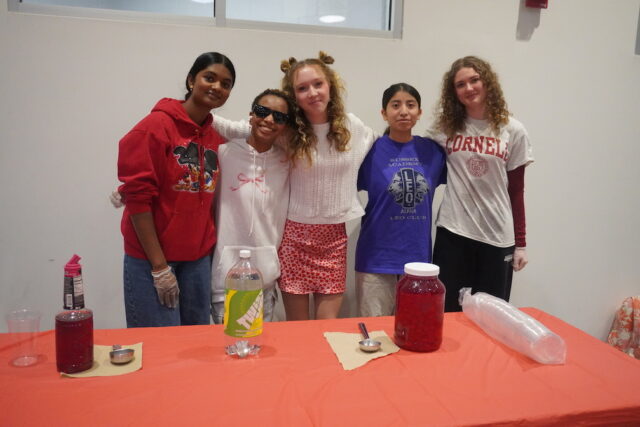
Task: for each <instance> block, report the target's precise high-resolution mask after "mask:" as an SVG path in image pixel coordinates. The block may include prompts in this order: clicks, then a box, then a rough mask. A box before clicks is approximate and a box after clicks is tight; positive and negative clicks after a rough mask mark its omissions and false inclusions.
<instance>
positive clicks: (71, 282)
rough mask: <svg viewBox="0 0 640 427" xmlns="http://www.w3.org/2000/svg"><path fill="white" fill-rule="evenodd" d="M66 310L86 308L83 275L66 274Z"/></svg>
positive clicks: (64, 302) (64, 304)
mask: <svg viewBox="0 0 640 427" xmlns="http://www.w3.org/2000/svg"><path fill="white" fill-rule="evenodd" d="M63 306H64V309H65V310H80V309H83V308H84V283H83V282H82V276H80V275H78V276H64V301H63Z"/></svg>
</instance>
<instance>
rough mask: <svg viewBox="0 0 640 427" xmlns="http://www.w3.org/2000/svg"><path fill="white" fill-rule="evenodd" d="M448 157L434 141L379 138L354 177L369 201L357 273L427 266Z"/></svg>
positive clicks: (356, 267)
mask: <svg viewBox="0 0 640 427" xmlns="http://www.w3.org/2000/svg"><path fill="white" fill-rule="evenodd" d="M446 176H447V168H446V157H445V153H444V151H443V150H442V148H441V147H440V146H439V145H438V144H437V143H436V142H435V141H433V140H431V139H427V138H422V137H420V136H414V137H413V139H412V140H411V141H409V142H406V143H400V142H395V141H393V140H392V139H391V138H389V136H388V135H384V136H382V137H381V138H379V139H378V140H377V141H376V142H375V144H374V145H373V147H372V148H371V150H370V151H369V154H367V157H365V159H364V161H363V162H362V166H360V171H359V172H358V190H364V191H367V193H368V195H369V201H368V203H367V207H366V208H365V214H364V216H363V217H362V226H361V229H360V237H359V238H358V245H357V248H356V265H355V269H356V271H360V272H365V273H386V274H403V273H404V264H405V263H407V262H431V224H432V220H431V211H432V204H433V193H434V191H435V189H436V187H437V186H438V185H440V184H444V183H446Z"/></svg>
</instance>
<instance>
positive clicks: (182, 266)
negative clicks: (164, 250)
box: [124, 255, 211, 328]
mask: <svg viewBox="0 0 640 427" xmlns="http://www.w3.org/2000/svg"><path fill="white" fill-rule="evenodd" d="M169 266H171V269H172V270H173V273H174V274H175V275H176V278H177V279H178V287H179V288H180V299H179V301H178V306H177V307H176V308H169V307H166V306H164V305H162V304H160V300H159V299H158V294H157V293H156V288H154V287H153V277H151V264H150V263H149V261H147V260H146V259H139V258H134V257H131V256H129V255H125V256H124V308H125V313H126V315H127V327H128V328H137V327H152V326H180V325H208V324H209V323H210V322H209V319H210V317H209V316H210V315H211V256H209V255H207V256H205V257H202V258H200V259H198V260H196V261H180V262H170V263H169Z"/></svg>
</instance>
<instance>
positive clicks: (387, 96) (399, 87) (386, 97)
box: [382, 83, 422, 135]
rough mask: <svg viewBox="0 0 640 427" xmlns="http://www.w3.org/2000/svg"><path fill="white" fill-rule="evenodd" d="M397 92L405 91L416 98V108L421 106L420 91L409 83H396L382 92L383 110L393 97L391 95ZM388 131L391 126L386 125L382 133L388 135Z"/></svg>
mask: <svg viewBox="0 0 640 427" xmlns="http://www.w3.org/2000/svg"><path fill="white" fill-rule="evenodd" d="M398 92H407V93H408V94H409V95H411V96H413V97H414V98H415V99H416V101H418V108H422V100H421V99H420V92H418V89H416V88H415V87H413V86H411V85H410V84H409V83H396V84H392V85H391V86H389V87H388V88H386V89H385V90H384V92H383V93H382V109H383V110H386V109H387V105H388V104H389V101H391V98H393V95H395V94H396V93H398ZM389 132H391V128H389V126H387V128H386V129H385V130H384V134H385V135H389Z"/></svg>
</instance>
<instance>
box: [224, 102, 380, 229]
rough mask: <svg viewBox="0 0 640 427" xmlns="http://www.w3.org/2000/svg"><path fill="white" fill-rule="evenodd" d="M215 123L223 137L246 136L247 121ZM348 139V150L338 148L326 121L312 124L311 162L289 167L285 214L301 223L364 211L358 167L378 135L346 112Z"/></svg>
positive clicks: (327, 221) (336, 221)
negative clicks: (334, 144) (314, 144)
mask: <svg viewBox="0 0 640 427" xmlns="http://www.w3.org/2000/svg"><path fill="white" fill-rule="evenodd" d="M214 126H215V128H216V130H218V132H219V133H220V134H221V135H222V136H224V137H225V138H238V137H246V135H247V134H248V133H249V128H248V123H247V122H246V121H244V122H231V121H228V120H225V119H223V118H221V117H219V116H216V117H215V119H214ZM347 126H348V129H349V132H351V139H350V140H349V144H348V146H347V151H342V152H340V151H337V150H335V149H334V147H333V145H331V144H330V143H329V141H328V140H327V133H328V132H329V124H328V123H325V124H321V125H313V130H314V132H315V134H316V136H317V137H318V142H317V144H316V146H315V150H313V152H312V164H311V165H309V163H308V162H307V160H306V159H298V160H297V161H296V163H295V166H293V167H292V168H291V177H290V183H291V198H290V200H289V212H288V215H287V218H288V219H290V220H292V221H295V222H300V223H303V224H340V223H343V222H347V221H349V220H352V219H355V218H359V217H361V216H362V215H364V208H363V207H362V204H361V203H360V199H359V198H358V190H357V183H358V169H359V168H360V165H361V164H362V161H363V160H364V158H365V156H366V155H367V152H368V151H369V149H370V148H371V146H372V145H373V142H374V141H375V140H376V139H377V137H378V136H379V135H377V134H376V133H374V132H373V130H372V129H371V128H369V127H367V126H365V125H364V124H363V123H362V121H361V120H360V119H359V118H358V117H356V116H355V115H353V114H351V113H349V114H347Z"/></svg>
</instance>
